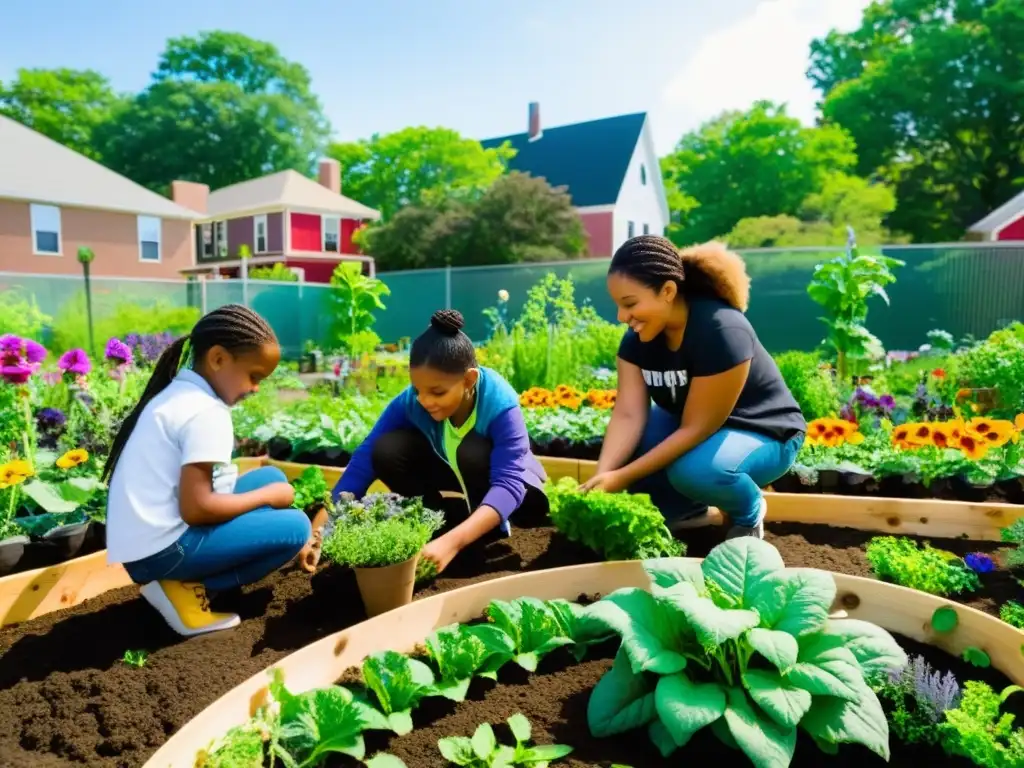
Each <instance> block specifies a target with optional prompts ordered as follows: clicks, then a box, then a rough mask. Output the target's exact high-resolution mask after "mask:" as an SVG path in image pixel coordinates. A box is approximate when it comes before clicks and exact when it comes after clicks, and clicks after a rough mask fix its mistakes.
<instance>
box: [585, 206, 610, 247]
mask: <svg viewBox="0 0 1024 768" xmlns="http://www.w3.org/2000/svg"><path fill="white" fill-rule="evenodd" d="M580 219H581V220H582V221H583V230H584V231H585V232H586V233H587V250H588V252H589V254H590V256H592V257H594V258H611V255H612V241H613V239H614V234H613V229H614V221H613V214H612V212H611V211H609V212H607V213H581V214H580Z"/></svg>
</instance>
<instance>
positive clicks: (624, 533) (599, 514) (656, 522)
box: [545, 477, 686, 560]
mask: <svg viewBox="0 0 1024 768" xmlns="http://www.w3.org/2000/svg"><path fill="white" fill-rule="evenodd" d="M545 492H546V493H547V496H548V500H549V502H550V508H551V512H550V515H551V521H552V522H553V523H554V524H555V526H556V527H557V528H558V530H560V531H561V532H562V533H564V534H565V535H566V536H568V537H569V539H570V540H572V541H578V542H581V543H582V544H584V545H585V546H587V547H589V548H590V549H593V550H594V551H595V552H598V553H600V554H601V555H602V556H603V557H604V558H605V559H606V560H646V559H649V558H652V557H666V556H671V555H682V554H684V553H685V552H686V547H685V546H684V545H683V544H682V543H681V542H679V541H676V540H675V539H674V538H673V537H672V533H671V532H670V531H669V529H668V526H666V525H665V517H664V516H663V515H662V514H661V511H660V510H659V509H658V508H657V507H656V506H654V503H653V502H652V501H651V498H650V496H648V495H646V494H633V493H607V492H605V491H590V492H589V493H583V492H581V491H580V490H579V483H578V482H576V481H575V480H573V479H572V478H570V477H563V478H562V479H561V480H559V481H558V482H557V483H552V482H548V483H547V485H546V487H545Z"/></svg>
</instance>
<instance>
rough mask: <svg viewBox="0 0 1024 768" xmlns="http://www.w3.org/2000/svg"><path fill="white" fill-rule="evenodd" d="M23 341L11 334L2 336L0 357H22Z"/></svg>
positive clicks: (0, 339)
mask: <svg viewBox="0 0 1024 768" xmlns="http://www.w3.org/2000/svg"><path fill="white" fill-rule="evenodd" d="M22 345H23V341H22V338H21V337H20V336H15V335H14V334H12V333H8V334H4V335H3V336H0V356H3V357H9V356H11V355H14V356H16V357H21V356H22V349H23V346H22Z"/></svg>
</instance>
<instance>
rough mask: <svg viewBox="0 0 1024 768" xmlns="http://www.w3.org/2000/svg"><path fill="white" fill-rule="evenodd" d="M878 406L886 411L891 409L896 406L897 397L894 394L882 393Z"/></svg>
mask: <svg viewBox="0 0 1024 768" xmlns="http://www.w3.org/2000/svg"><path fill="white" fill-rule="evenodd" d="M878 406H879V407H880V408H882V409H883V410H885V411H887V412H888V411H891V410H892V409H893V408H895V407H896V398H894V397H893V396H892V395H882V396H881V397H880V398H878Z"/></svg>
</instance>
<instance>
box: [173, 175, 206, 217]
mask: <svg viewBox="0 0 1024 768" xmlns="http://www.w3.org/2000/svg"><path fill="white" fill-rule="evenodd" d="M209 199H210V188H209V187H208V186H206V185H205V184H198V183H196V182H194V181H172V182H171V200H173V201H174V202H176V203H177V204H178V205H180V206H182V207H183V208H188V209H189V210H192V211H195V212H196V213H206V209H207V202H208V201H209Z"/></svg>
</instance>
